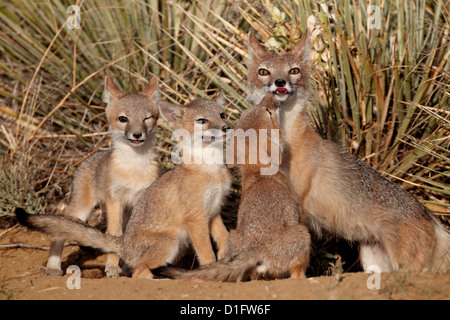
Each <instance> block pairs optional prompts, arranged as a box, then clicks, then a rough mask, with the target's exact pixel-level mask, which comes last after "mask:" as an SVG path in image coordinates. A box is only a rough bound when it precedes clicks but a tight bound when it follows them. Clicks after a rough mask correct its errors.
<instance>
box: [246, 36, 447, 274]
mask: <svg viewBox="0 0 450 320" xmlns="http://www.w3.org/2000/svg"><path fill="white" fill-rule="evenodd" d="M309 46H310V44H309V38H308V34H307V33H306V34H304V35H303V37H302V38H301V39H300V41H299V42H298V43H297V44H296V45H295V46H294V48H293V49H292V50H291V51H290V52H288V53H286V54H283V55H275V54H271V53H269V52H268V51H266V49H265V48H264V47H263V46H262V45H261V44H260V43H259V41H258V40H257V39H256V38H255V36H254V35H253V34H251V33H250V34H249V47H248V52H249V68H248V72H249V74H248V80H249V89H250V97H249V98H250V100H251V101H252V102H256V103H257V102H259V101H261V99H262V98H263V97H264V95H265V94H266V93H267V92H273V93H274V94H275V95H276V97H277V100H278V101H279V102H280V128H281V131H282V134H283V138H284V140H285V144H286V147H285V150H284V153H283V156H284V158H283V165H282V168H281V170H283V172H285V173H286V175H287V176H288V177H289V179H290V181H291V184H292V187H293V190H294V192H295V194H296V196H297V201H298V203H299V204H300V206H301V208H300V210H301V212H302V214H305V215H306V216H305V219H306V223H307V225H308V227H309V229H310V230H311V231H315V232H316V233H318V234H320V233H321V231H322V230H326V231H328V232H329V233H331V234H334V235H336V236H338V237H341V238H344V239H347V240H349V241H358V242H360V244H361V250H360V258H361V262H362V265H363V267H364V269H366V270H367V268H368V267H369V266H370V265H377V266H378V267H380V269H381V270H382V271H393V270H397V269H399V268H400V267H402V268H405V269H406V268H411V269H413V270H417V271H422V270H424V269H433V270H438V271H446V270H448V268H449V267H450V236H449V233H448V231H447V230H446V229H445V228H444V227H443V226H442V225H441V224H440V223H439V222H438V221H437V220H436V219H435V218H434V217H433V216H432V214H431V213H430V212H429V210H428V209H427V208H426V207H424V206H423V205H422V204H421V203H420V202H419V201H417V200H416V199H415V198H414V197H413V196H412V195H411V194H409V193H408V192H406V191H405V190H403V189H401V188H400V187H398V186H397V185H395V184H394V183H392V182H391V181H389V180H388V179H387V178H385V177H384V176H382V175H381V174H380V173H379V172H378V171H376V170H375V169H373V168H371V167H369V166H367V165H366V164H364V163H363V162H362V161H360V160H358V159H356V158H355V157H353V156H351V155H350V154H347V153H345V152H344V151H343V150H342V149H341V148H340V147H339V146H337V145H336V144H335V143H333V142H331V141H327V140H323V139H322V138H321V137H320V136H319V135H318V134H317V133H316V132H315V131H314V130H313V129H311V128H310V127H309V126H308V119H307V115H306V110H305V109H306V105H307V103H308V92H309V85H308V82H309V81H310V68H311V63H310V59H309Z"/></svg>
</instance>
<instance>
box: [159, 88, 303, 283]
mask: <svg viewBox="0 0 450 320" xmlns="http://www.w3.org/2000/svg"><path fill="white" fill-rule="evenodd" d="M272 100H273V96H272V94H268V95H267V98H266V99H264V101H263V102H262V103H261V104H260V105H258V106H254V107H252V108H250V109H248V110H246V111H245V112H244V113H243V114H242V115H241V118H240V120H239V121H238V123H237V125H236V130H239V129H242V130H244V131H246V130H249V129H256V132H257V133H258V139H263V138H264V139H266V137H264V136H261V135H260V131H259V129H268V130H271V129H275V130H279V127H278V124H277V122H278V117H277V108H276V106H275V104H274V103H273V101H272ZM270 137H271V136H270V135H268V136H267V138H268V139H269V141H268V142H267V146H271V143H270V142H271V141H270ZM258 142H259V141H258ZM248 144H249V142H246V145H245V148H246V150H249V145H248ZM258 144H259V143H258ZM275 145H278V146H280V145H282V143H280V142H279V141H277V142H276V143H275ZM235 146H238V145H237V144H236V145H235ZM259 152H260V154H270V155H272V153H271V152H270V151H268V152H267V151H266V150H259ZM248 159H249V157H248V154H246V161H245V163H244V164H241V165H240V167H241V172H242V197H241V203H240V206H239V212H238V222H237V228H236V230H232V231H231V232H230V237H229V241H228V254H227V257H226V258H224V259H223V260H220V261H218V262H216V263H214V264H210V265H207V266H204V267H201V268H199V269H197V270H192V271H184V270H178V269H176V268H170V267H163V268H158V269H157V270H154V272H155V273H157V274H159V275H164V276H168V277H171V278H188V277H195V278H201V279H207V280H215V281H240V280H245V279H260V278H264V279H272V278H282V277H286V276H289V275H290V276H291V277H293V278H299V277H304V275H305V270H306V267H307V265H308V262H309V250H310V236H309V233H308V230H307V229H306V227H305V226H303V225H301V224H299V212H298V206H297V204H296V203H295V201H294V200H293V198H292V196H291V193H290V191H289V181H288V179H287V178H286V177H285V176H284V174H282V173H281V172H277V173H275V174H274V175H262V174H261V168H263V167H267V166H269V164H263V163H261V162H260V161H259V160H260V159H261V158H260V157H258V163H254V164H251V163H249V161H248ZM271 160H272V161H274V162H276V163H277V164H278V165H279V163H280V159H279V158H278V157H275V158H272V159H271Z"/></svg>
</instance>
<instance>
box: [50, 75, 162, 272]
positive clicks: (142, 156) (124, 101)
mask: <svg viewBox="0 0 450 320" xmlns="http://www.w3.org/2000/svg"><path fill="white" fill-rule="evenodd" d="M105 84H106V86H105V92H104V100H105V102H107V103H108V105H107V107H106V110H105V111H106V117H107V119H108V122H109V125H110V129H111V132H112V143H113V149H112V150H110V151H98V152H96V153H95V154H93V155H92V156H91V157H89V158H88V159H86V160H85V161H84V162H83V163H82V164H81V165H80V167H79V168H78V169H77V171H76V173H75V176H74V181H73V184H72V195H71V200H70V203H69V205H68V206H67V208H66V209H65V210H64V213H63V214H64V215H66V216H69V217H73V218H78V219H80V220H82V221H86V220H87V219H88V218H89V215H90V214H91V212H92V210H93V209H94V207H95V206H96V205H99V204H102V203H103V204H104V205H105V207H106V217H107V218H106V221H107V229H106V232H107V233H109V234H111V235H114V236H120V235H121V234H122V233H123V228H124V227H125V225H126V220H127V219H128V217H129V214H130V212H131V208H132V207H133V206H134V205H135V203H136V202H137V200H138V198H139V196H140V195H141V194H142V192H143V191H144V190H145V189H146V188H147V187H148V186H149V185H151V184H152V182H153V181H155V180H156V179H157V178H158V177H159V175H160V167H159V163H158V154H157V152H156V149H155V146H154V135H155V130H156V122H157V120H158V117H159V111H158V107H157V105H156V103H157V101H158V99H159V94H158V80H157V78H153V79H152V80H150V81H149V83H148V85H147V86H146V87H145V88H144V89H143V90H142V92H140V93H139V94H125V93H123V92H122V91H121V90H120V89H119V88H117V86H116V85H115V84H114V83H113V82H112V81H111V79H109V78H106V81H105ZM120 117H126V119H127V120H126V122H120V121H119V119H122V120H124V119H125V118H120ZM133 135H134V136H133ZM64 241H65V240H64V239H63V238H59V239H54V240H53V241H52V243H51V245H50V255H49V260H48V263H47V268H46V274H47V275H62V270H61V252H62V249H63V245H64ZM105 271H106V274H107V276H109V277H117V276H119V273H120V271H121V268H120V267H119V258H118V257H117V256H116V255H115V254H109V255H108V259H107V262H106V266H105Z"/></svg>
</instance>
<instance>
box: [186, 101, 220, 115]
mask: <svg viewBox="0 0 450 320" xmlns="http://www.w3.org/2000/svg"><path fill="white" fill-rule="evenodd" d="M184 108H185V113H186V115H189V116H191V117H198V116H204V117H206V116H208V115H214V116H215V115H218V114H220V112H221V111H222V108H221V107H220V106H219V105H218V104H217V102H215V101H211V100H206V99H197V100H194V101H192V102H191V103H189V104H187V105H186V106H185V107H184Z"/></svg>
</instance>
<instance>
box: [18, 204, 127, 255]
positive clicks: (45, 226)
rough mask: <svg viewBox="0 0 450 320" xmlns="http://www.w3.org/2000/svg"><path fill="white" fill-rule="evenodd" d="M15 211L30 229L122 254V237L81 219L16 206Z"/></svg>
mask: <svg viewBox="0 0 450 320" xmlns="http://www.w3.org/2000/svg"><path fill="white" fill-rule="evenodd" d="M15 212H16V217H17V220H18V221H19V223H20V224H22V225H24V226H26V227H28V228H30V229H34V230H37V231H41V232H44V233H46V234H49V235H51V236H54V237H60V238H65V239H66V240H69V241H75V242H77V243H78V244H80V245H82V246H87V247H92V248H96V249H100V250H102V251H103V252H105V253H116V254H118V255H119V256H120V251H121V250H120V241H119V239H120V238H118V237H114V236H112V235H109V234H106V233H102V232H101V231H100V230H97V229H95V228H93V227H91V226H90V225H88V224H86V223H84V222H82V221H81V220H78V219H73V218H70V217H66V216H60V215H53V214H29V213H27V212H26V211H25V210H24V209H22V208H16V210H15Z"/></svg>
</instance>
